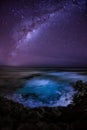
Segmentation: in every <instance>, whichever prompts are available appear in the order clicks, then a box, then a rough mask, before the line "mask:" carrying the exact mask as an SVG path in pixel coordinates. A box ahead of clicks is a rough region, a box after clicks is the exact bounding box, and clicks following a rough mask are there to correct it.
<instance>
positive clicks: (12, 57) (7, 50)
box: [0, 0, 87, 67]
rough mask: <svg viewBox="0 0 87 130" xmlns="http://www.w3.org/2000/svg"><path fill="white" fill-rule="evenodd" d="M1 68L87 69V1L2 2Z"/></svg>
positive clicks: (18, 0) (23, 0)
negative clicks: (8, 66) (3, 66)
mask: <svg viewBox="0 0 87 130" xmlns="http://www.w3.org/2000/svg"><path fill="white" fill-rule="evenodd" d="M0 65H10V66H34V67H35V66H38V67H41V66H43V67H46V66H47V67H48V66H51V67H55V66H56V67H87V1H86V0H1V1H0Z"/></svg>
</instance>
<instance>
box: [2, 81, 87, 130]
mask: <svg viewBox="0 0 87 130" xmlns="http://www.w3.org/2000/svg"><path fill="white" fill-rule="evenodd" d="M73 87H74V88H75V89H76V90H77V93H76V94H75V95H74V102H73V104H70V105H69V106H68V107H53V108H49V107H41V108H34V109H31V108H27V107H24V106H23V105H21V104H19V103H15V102H13V101H11V100H8V99H6V98H3V97H0V130H5V129H6V130H25V129H26V130H51V129H52V130H77V129H79V130H83V129H84V130H86V129H87V83H84V82H82V81H77V82H76V83H75V84H74V85H73Z"/></svg>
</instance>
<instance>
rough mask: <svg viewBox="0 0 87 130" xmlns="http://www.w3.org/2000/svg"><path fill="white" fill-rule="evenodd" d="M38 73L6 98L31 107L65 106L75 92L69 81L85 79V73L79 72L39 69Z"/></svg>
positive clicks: (86, 79)
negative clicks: (38, 74)
mask: <svg viewBox="0 0 87 130" xmlns="http://www.w3.org/2000/svg"><path fill="white" fill-rule="evenodd" d="M37 73H38V72H37ZM39 73H41V76H34V77H32V78H31V79H29V80H26V83H25V85H24V86H23V87H22V88H20V89H18V90H16V91H15V92H14V94H12V95H8V96H7V98H10V99H12V100H14V101H16V102H19V103H22V104H23V105H25V106H28V107H31V108H34V107H43V106H46V107H55V106H67V105H69V104H70V103H72V102H73V95H74V94H75V93H76V91H75V90H74V88H73V87H72V86H71V85H70V83H71V82H76V81H77V80H83V81H87V75H82V74H81V73H79V72H56V71H55V72H53V71H48V72H47V71H41V72H40V71H39ZM32 74H34V71H33V72H32Z"/></svg>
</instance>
